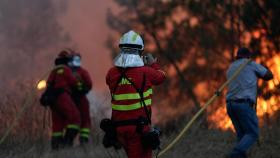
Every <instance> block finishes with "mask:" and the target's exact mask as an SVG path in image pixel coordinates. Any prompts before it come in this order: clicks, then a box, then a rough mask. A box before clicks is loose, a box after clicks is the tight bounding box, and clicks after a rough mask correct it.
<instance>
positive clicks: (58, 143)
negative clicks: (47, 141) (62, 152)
mask: <svg viewBox="0 0 280 158" xmlns="http://www.w3.org/2000/svg"><path fill="white" fill-rule="evenodd" d="M63 144H64V143H63V137H62V136H59V137H52V139H51V148H52V150H54V151H57V150H59V149H61V148H63V146H64V145H63Z"/></svg>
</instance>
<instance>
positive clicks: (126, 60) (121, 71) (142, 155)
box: [100, 31, 165, 158]
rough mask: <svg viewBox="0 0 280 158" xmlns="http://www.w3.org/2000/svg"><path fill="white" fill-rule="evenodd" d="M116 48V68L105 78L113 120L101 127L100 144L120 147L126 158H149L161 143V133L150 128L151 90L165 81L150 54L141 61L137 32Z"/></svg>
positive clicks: (124, 39) (130, 32)
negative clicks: (118, 51)
mask: <svg viewBox="0 0 280 158" xmlns="http://www.w3.org/2000/svg"><path fill="white" fill-rule="evenodd" d="M119 47H120V54H119V55H118V56H117V57H116V59H115V62H114V64H115V66H114V67H112V68H111V69H110V70H109V71H108V73H107V76H106V84H107V85H108V87H109V89H110V92H111V95H112V100H111V104H112V116H111V120H110V119H104V120H102V122H101V124H100V127H101V129H103V130H104V131H105V133H106V134H105V136H104V139H103V144H104V146H105V147H111V146H114V147H115V148H116V149H118V148H119V147H120V145H121V146H122V147H123V148H124V149H125V151H126V154H127V157H128V158H152V149H158V147H159V143H160V141H159V137H158V136H159V133H160V132H159V131H158V130H156V129H155V128H153V127H152V126H151V114H152V108H151V106H152V94H153V86H156V85H160V84H161V83H162V82H163V81H164V80H165V73H164V72H163V70H161V69H160V66H159V64H158V63H157V60H156V59H154V58H153V56H152V55H151V54H150V55H147V57H146V61H147V62H144V61H143V59H142V58H141V56H142V52H143V50H144V44H143V40H142V38H141V37H140V36H139V34H137V33H136V32H134V31H129V32H127V33H125V34H124V35H123V36H122V37H121V39H120V43H119ZM144 59H145V58H144ZM111 125H112V126H113V129H116V130H115V131H114V130H111V129H112V128H111V127H112V126H111ZM136 129H137V130H136ZM151 135H152V138H151V137H149V136H151ZM152 140H153V141H152Z"/></svg>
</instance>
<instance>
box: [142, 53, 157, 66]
mask: <svg viewBox="0 0 280 158" xmlns="http://www.w3.org/2000/svg"><path fill="white" fill-rule="evenodd" d="M143 61H144V64H145V65H152V64H153V63H155V62H157V58H154V57H153V55H152V54H150V53H149V54H147V55H145V56H144V58H143Z"/></svg>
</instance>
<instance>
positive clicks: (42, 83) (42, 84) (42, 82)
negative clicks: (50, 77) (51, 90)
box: [37, 80, 47, 90]
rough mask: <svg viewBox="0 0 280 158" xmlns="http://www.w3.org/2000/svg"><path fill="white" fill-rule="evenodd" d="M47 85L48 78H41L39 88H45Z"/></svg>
mask: <svg viewBox="0 0 280 158" xmlns="http://www.w3.org/2000/svg"><path fill="white" fill-rule="evenodd" d="M46 87H47V81H46V80H41V81H40V82H39V83H38V84H37V89H38V90H42V89H45V88H46Z"/></svg>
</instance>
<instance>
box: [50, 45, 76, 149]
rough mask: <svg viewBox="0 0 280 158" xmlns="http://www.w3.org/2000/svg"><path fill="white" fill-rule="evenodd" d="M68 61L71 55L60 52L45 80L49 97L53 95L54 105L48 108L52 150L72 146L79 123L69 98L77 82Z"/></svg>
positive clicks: (73, 104)
mask: <svg viewBox="0 0 280 158" xmlns="http://www.w3.org/2000/svg"><path fill="white" fill-rule="evenodd" d="M70 59H71V54H70V52H69V51H68V50H63V51H61V52H60V53H59V55H58V57H57V58H56V59H55V65H56V66H55V68H54V70H52V72H51V74H50V75H49V78H48V80H47V84H48V87H47V89H48V88H49V89H52V90H51V93H52V94H51V95H54V94H55V100H54V104H53V105H51V106H50V109H51V112H52V140H51V147H52V149H54V150H57V149H59V148H61V147H64V146H72V145H73V141H74V139H75V137H76V135H77V134H78V131H79V126H80V122H81V119H80V113H79V110H78V109H77V107H76V105H75V103H74V101H73V99H72V98H71V93H72V91H73V89H75V88H76V87H77V83H78V82H77V80H76V78H75V77H74V76H73V73H72V71H71V69H70V67H68V63H69V61H70ZM50 87H51V88H50ZM64 130H66V131H65V132H64Z"/></svg>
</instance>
